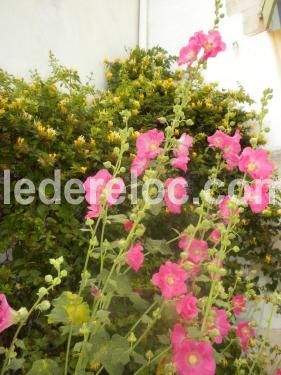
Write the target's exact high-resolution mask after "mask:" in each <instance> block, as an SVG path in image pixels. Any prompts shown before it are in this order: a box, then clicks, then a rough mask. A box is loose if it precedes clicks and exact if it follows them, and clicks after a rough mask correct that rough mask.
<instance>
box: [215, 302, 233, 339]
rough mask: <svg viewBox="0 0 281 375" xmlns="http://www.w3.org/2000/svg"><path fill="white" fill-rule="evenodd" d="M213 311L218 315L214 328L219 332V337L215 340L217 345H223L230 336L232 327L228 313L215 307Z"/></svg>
mask: <svg viewBox="0 0 281 375" xmlns="http://www.w3.org/2000/svg"><path fill="white" fill-rule="evenodd" d="M212 310H213V311H214V312H215V313H216V316H215V318H214V324H213V325H212V328H216V329H217V330H218V331H219V335H218V336H217V337H216V338H215V339H214V342H215V343H216V344H221V343H222V341H223V339H224V338H225V337H226V336H227V335H228V332H229V331H230V329H231V325H230V324H229V322H228V320H227V313H226V311H225V310H218V309H217V308H216V307H213V308H212Z"/></svg>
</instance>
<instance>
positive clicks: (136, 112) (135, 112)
mask: <svg viewBox="0 0 281 375" xmlns="http://www.w3.org/2000/svg"><path fill="white" fill-rule="evenodd" d="M131 113H132V115H133V116H137V115H138V113H139V111H138V109H132V110H131Z"/></svg>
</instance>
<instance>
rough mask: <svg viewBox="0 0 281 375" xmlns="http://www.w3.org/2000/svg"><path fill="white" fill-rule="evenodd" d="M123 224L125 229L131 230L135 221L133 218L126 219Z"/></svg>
mask: <svg viewBox="0 0 281 375" xmlns="http://www.w3.org/2000/svg"><path fill="white" fill-rule="evenodd" d="M123 225H124V229H125V231H126V232H130V230H131V229H132V228H133V225H134V222H133V221H132V220H125V221H124V223H123Z"/></svg>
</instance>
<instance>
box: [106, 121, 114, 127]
mask: <svg viewBox="0 0 281 375" xmlns="http://www.w3.org/2000/svg"><path fill="white" fill-rule="evenodd" d="M107 126H108V127H109V128H112V127H113V121H111V120H109V121H107Z"/></svg>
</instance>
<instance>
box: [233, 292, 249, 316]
mask: <svg viewBox="0 0 281 375" xmlns="http://www.w3.org/2000/svg"><path fill="white" fill-rule="evenodd" d="M246 302H247V300H246V298H245V296H244V295H243V294H237V295H236V296H234V297H233V298H232V301H231V303H232V308H233V312H234V314H235V315H240V314H241V312H243V311H245V309H246Z"/></svg>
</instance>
